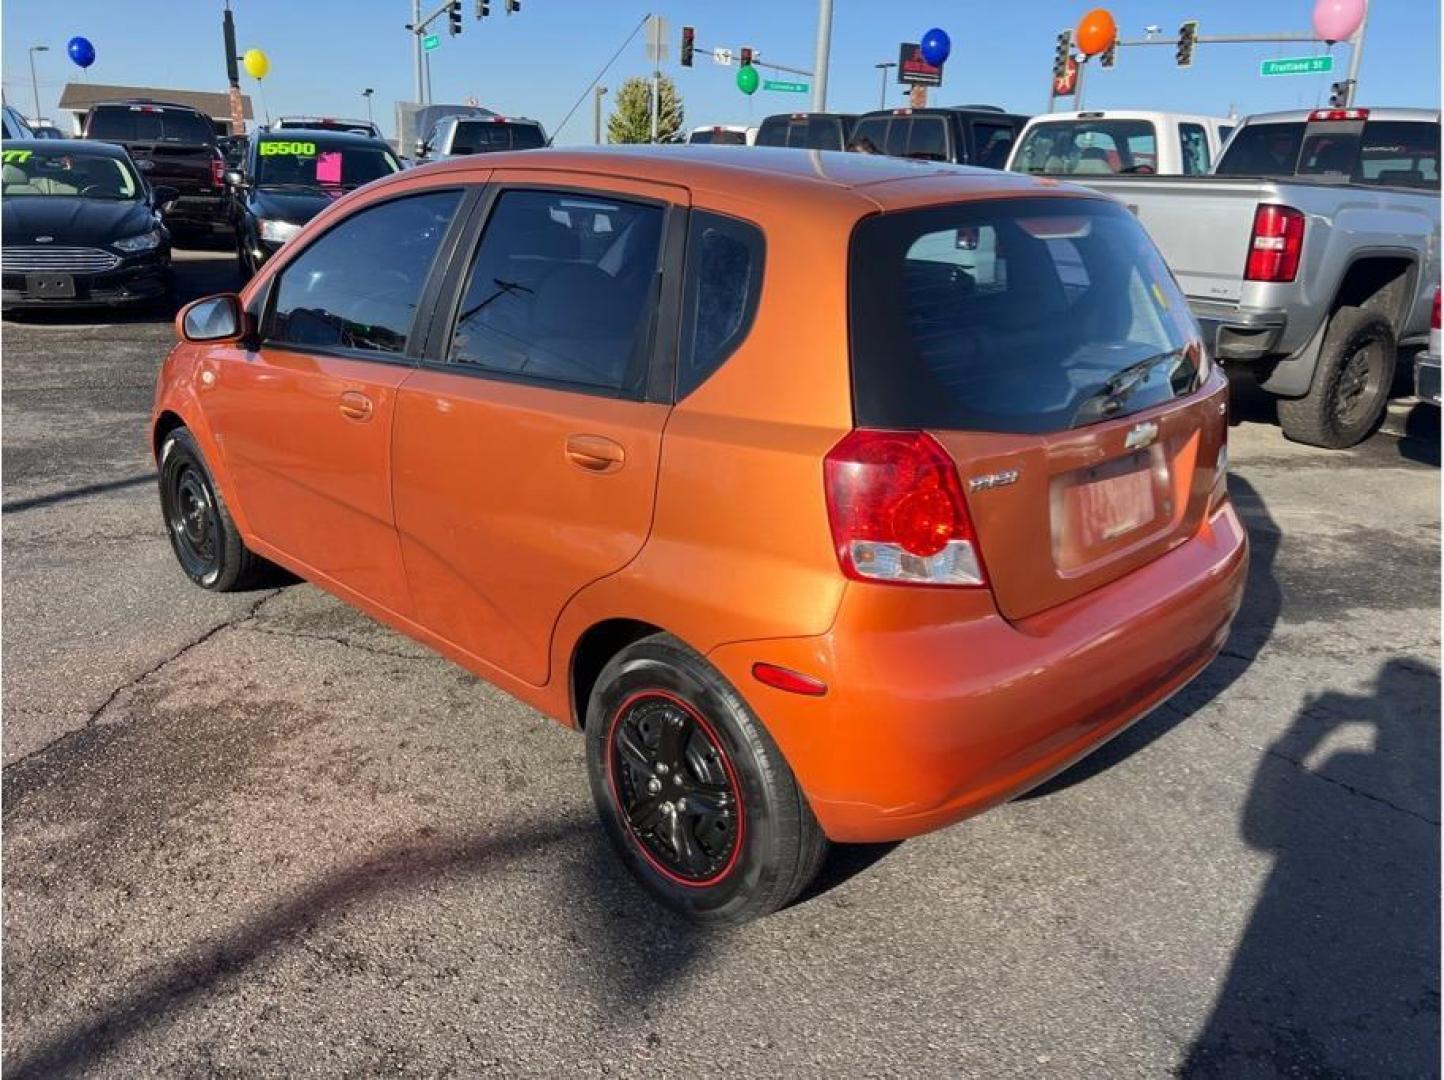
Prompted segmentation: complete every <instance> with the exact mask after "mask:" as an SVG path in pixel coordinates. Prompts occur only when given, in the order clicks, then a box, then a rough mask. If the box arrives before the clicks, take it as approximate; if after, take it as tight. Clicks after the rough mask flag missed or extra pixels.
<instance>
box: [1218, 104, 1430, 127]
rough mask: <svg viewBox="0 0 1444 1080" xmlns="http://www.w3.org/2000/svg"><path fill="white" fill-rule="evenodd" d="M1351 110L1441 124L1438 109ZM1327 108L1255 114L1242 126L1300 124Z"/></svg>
mask: <svg viewBox="0 0 1444 1080" xmlns="http://www.w3.org/2000/svg"><path fill="white" fill-rule="evenodd" d="M1350 107H1351V108H1358V109H1365V110H1367V111H1368V113H1369V119H1370V120H1415V121H1421V120H1422V121H1426V122H1427V121H1433V122H1434V123H1436V124H1437V123H1438V122H1439V110H1438V109H1418V108H1409V107H1407V106H1397V105H1388V106H1383V107H1381V108H1376V107H1374V106H1370V105H1355V106H1350ZM1324 108H1327V106H1320V108H1319V109H1289V110H1287V111H1286V112H1271V113H1254V114H1253V115H1252V116H1245V117H1244V118H1243V119H1242V120H1241V121H1239V123H1241V124H1281V123H1299V122H1300V121H1307V120H1308V118H1309V116H1310V115H1311V114H1313V113H1315V112H1319V111H1320V110H1321V109H1324Z"/></svg>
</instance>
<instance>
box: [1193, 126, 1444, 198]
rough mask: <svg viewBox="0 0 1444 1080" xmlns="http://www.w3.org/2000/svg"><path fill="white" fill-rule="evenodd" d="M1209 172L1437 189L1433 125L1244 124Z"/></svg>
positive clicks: (1435, 129)
mask: <svg viewBox="0 0 1444 1080" xmlns="http://www.w3.org/2000/svg"><path fill="white" fill-rule="evenodd" d="M1215 172H1217V173H1218V174H1219V175H1221V176H1309V177H1314V178H1316V179H1320V180H1349V181H1351V182H1353V183H1356V184H1380V185H1386V186H1389V187H1417V188H1429V189H1437V188H1438V187H1439V125H1438V124H1435V123H1427V122H1424V121H1419V120H1370V121H1368V122H1367V123H1364V124H1360V123H1358V122H1357V121H1354V122H1352V123H1350V122H1321V123H1315V124H1309V125H1305V124H1304V123H1303V122H1302V121H1299V122H1296V123H1288V124H1246V125H1245V126H1244V127H1243V128H1241V129H1240V130H1239V132H1238V134H1237V135H1236V136H1235V138H1234V140H1233V141H1232V142H1231V143H1229V145H1228V150H1227V151H1226V152H1225V153H1224V155H1223V157H1222V158H1220V159H1219V162H1218V168H1217V169H1216V170H1215Z"/></svg>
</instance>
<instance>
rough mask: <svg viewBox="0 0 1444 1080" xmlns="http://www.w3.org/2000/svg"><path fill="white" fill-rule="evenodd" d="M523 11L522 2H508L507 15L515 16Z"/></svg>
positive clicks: (507, 0) (517, 0)
mask: <svg viewBox="0 0 1444 1080" xmlns="http://www.w3.org/2000/svg"><path fill="white" fill-rule="evenodd" d="M520 10H521V0H506V13H507V14H508V15H511V14H514V13H516V12H518V11H520Z"/></svg>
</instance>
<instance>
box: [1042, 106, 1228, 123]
mask: <svg viewBox="0 0 1444 1080" xmlns="http://www.w3.org/2000/svg"><path fill="white" fill-rule="evenodd" d="M1050 120H1163V121H1166V122H1169V123H1174V122H1177V121H1183V122H1185V123H1211V124H1239V123H1242V121H1240V120H1239V119H1238V118H1237V117H1234V118H1232V119H1230V118H1229V117H1227V116H1207V115H1205V114H1203V113H1179V112H1161V111H1159V110H1158V109H1082V110H1075V111H1072V112H1055V113H1043V114H1042V115H1041V116H1035V117H1033V119H1032V120H1030V121H1029V124H1031V125H1038V124H1046V123H1047V122H1048V121H1050Z"/></svg>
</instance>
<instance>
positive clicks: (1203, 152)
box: [1178, 124, 1209, 176]
mask: <svg viewBox="0 0 1444 1080" xmlns="http://www.w3.org/2000/svg"><path fill="white" fill-rule="evenodd" d="M1178 145H1179V149H1180V150H1181V151H1182V153H1183V175H1184V176H1202V175H1203V174H1204V173H1206V172H1208V164H1209V159H1208V132H1206V131H1204V129H1203V125H1202V124H1179V125H1178Z"/></svg>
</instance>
